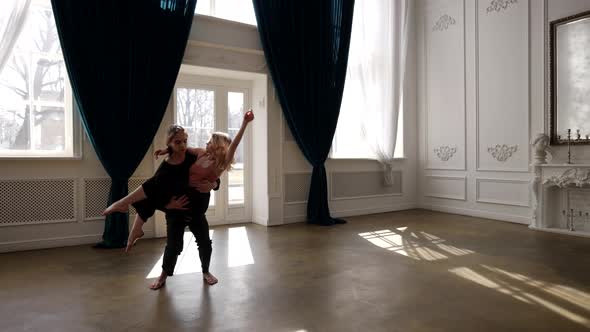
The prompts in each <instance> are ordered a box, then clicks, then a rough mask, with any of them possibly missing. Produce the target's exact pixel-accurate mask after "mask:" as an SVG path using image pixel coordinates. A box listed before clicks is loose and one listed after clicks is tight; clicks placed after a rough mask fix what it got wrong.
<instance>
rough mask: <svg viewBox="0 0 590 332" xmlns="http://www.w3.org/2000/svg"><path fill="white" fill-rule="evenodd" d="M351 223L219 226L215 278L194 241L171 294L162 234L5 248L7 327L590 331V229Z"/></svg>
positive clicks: (387, 220)
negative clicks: (128, 244)
mask: <svg viewBox="0 0 590 332" xmlns="http://www.w3.org/2000/svg"><path fill="white" fill-rule="evenodd" d="M347 219H348V221H349V223H348V224H346V225H338V226H334V227H321V226H308V225H306V224H302V223H301V224H292V225H287V226H280V227H271V228H266V227H262V226H258V225H253V224H247V225H238V226H231V227H226V226H224V227H216V228H214V229H213V230H214V232H213V241H214V243H213V245H214V253H213V262H212V268H211V271H212V272H213V273H214V274H215V275H216V276H217V277H219V280H220V282H219V284H217V285H215V286H206V285H205V284H204V283H203V282H202V279H201V273H200V272H195V271H198V270H199V268H198V256H197V254H196V251H195V245H194V243H190V245H187V248H186V249H185V251H184V252H183V256H182V257H181V258H180V263H179V265H178V266H177V274H176V275H175V276H174V277H172V278H169V279H168V282H167V284H166V286H165V287H164V288H163V289H162V290H160V291H151V290H149V289H148V288H147V286H148V285H149V283H150V282H151V281H152V280H151V279H146V276H148V275H150V272H151V271H152V269H153V270H154V271H153V272H151V273H159V266H158V263H157V262H158V259H159V258H160V257H161V254H162V252H163V248H164V244H165V240H163V239H148V240H141V241H139V243H138V245H137V246H135V248H134V249H133V251H132V252H131V253H130V254H128V255H125V254H123V253H122V252H121V251H120V250H96V249H92V248H91V247H90V246H78V247H68V248H58V249H50V250H38V251H28V252H19V253H8V254H2V255H0V299H1V301H2V302H1V303H2V304H1V306H0V331H141V332H145V331H164V330H168V331H286V332H296V331H308V332H311V331H453V332H455V331H470V332H473V331H477V332H482V331H495V332H497V331H530V330H534V331H585V330H588V329H590V239H585V238H579V237H573V236H565V235H557V234H549V233H542V232H536V231H532V230H529V229H528V228H526V227H525V226H522V225H515V224H510V223H504V222H498V221H492V220H486V219H480V218H472V217H465V216H457V215H450V214H443V213H437V212H430V211H424V210H411V211H403V212H396V213H385V214H377V215H369V216H361V217H351V218H347ZM359 234H360V235H359ZM246 236H247V239H246ZM250 254H251V256H250ZM154 266H155V268H154Z"/></svg>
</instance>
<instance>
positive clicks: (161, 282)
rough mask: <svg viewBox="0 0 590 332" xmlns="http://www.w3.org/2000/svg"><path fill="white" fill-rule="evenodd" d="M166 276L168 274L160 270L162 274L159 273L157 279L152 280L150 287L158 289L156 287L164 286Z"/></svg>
mask: <svg viewBox="0 0 590 332" xmlns="http://www.w3.org/2000/svg"><path fill="white" fill-rule="evenodd" d="M167 277H168V276H167V275H166V274H165V273H164V272H162V274H160V276H159V277H158V279H157V280H156V281H154V283H153V284H151V285H150V289H153V290H158V289H160V288H162V287H164V285H166V278H167Z"/></svg>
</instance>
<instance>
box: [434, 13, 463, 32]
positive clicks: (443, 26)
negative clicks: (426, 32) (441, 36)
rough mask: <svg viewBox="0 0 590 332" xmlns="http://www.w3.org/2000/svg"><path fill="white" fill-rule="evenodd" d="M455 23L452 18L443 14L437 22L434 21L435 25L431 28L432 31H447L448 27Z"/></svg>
mask: <svg viewBox="0 0 590 332" xmlns="http://www.w3.org/2000/svg"><path fill="white" fill-rule="evenodd" d="M455 23H457V22H456V21H455V19H454V18H452V17H451V16H449V15H447V14H444V15H443V16H441V17H440V18H439V19H438V21H436V23H435V24H434V26H433V27H432V31H443V30H447V29H448V28H449V26H451V25H455Z"/></svg>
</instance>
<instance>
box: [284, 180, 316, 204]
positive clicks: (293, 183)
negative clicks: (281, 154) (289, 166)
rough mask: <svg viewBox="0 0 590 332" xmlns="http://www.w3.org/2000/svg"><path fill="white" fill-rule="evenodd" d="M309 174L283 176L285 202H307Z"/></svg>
mask: <svg viewBox="0 0 590 332" xmlns="http://www.w3.org/2000/svg"><path fill="white" fill-rule="evenodd" d="M310 183H311V173H292V174H285V202H286V203H295V202H307V195H308V194H309V185H310Z"/></svg>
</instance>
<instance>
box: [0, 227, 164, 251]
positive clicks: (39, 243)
mask: <svg viewBox="0 0 590 332" xmlns="http://www.w3.org/2000/svg"><path fill="white" fill-rule="evenodd" d="M153 237H154V232H153V231H150V230H146V231H145V235H144V238H153ZM100 241H102V234H91V235H78V236H66V237H53V238H47V239H35V240H24V241H11V242H0V253H3V252H13V251H25V250H37V249H50V248H59V247H70V246H79V245H84V244H89V245H90V244H96V243H99V242H100Z"/></svg>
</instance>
